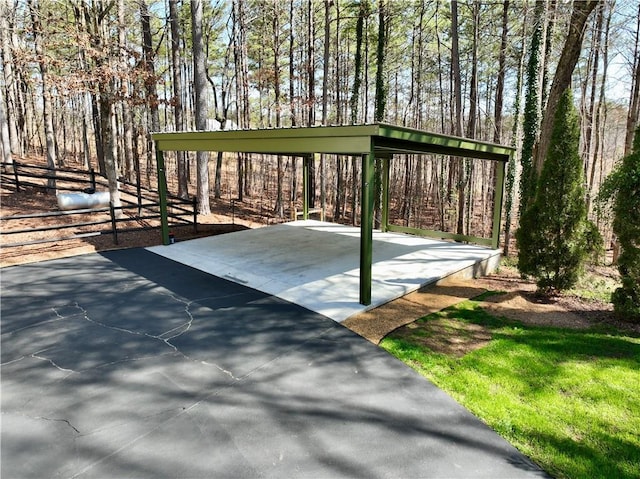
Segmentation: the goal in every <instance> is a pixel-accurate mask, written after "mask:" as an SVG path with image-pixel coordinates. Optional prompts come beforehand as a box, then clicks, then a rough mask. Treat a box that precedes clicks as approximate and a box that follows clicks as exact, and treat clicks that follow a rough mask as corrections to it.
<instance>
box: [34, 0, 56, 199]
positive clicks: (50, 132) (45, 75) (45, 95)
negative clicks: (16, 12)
mask: <svg viewBox="0 0 640 479" xmlns="http://www.w3.org/2000/svg"><path fill="white" fill-rule="evenodd" d="M27 4H28V5H29V13H30V15H31V23H32V25H33V42H34V47H35V52H36V57H37V58H38V64H39V66H40V77H41V80H42V116H43V119H44V136H45V141H46V145H47V152H46V153H47V166H48V167H49V169H50V171H49V174H50V175H51V177H50V178H49V179H48V180H47V188H48V189H47V192H50V191H55V188H56V180H55V176H56V171H55V170H56V168H57V166H58V162H57V157H56V147H55V132H54V129H53V116H52V114H53V110H52V109H53V103H52V101H51V89H50V85H49V71H48V65H47V60H46V59H45V56H44V49H43V47H42V37H43V32H42V23H41V21H40V6H39V5H38V2H37V0H27Z"/></svg>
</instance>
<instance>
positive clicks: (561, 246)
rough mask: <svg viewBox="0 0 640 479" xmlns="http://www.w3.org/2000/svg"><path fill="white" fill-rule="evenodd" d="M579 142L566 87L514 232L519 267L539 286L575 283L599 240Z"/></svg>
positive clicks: (566, 286)
mask: <svg viewBox="0 0 640 479" xmlns="http://www.w3.org/2000/svg"><path fill="white" fill-rule="evenodd" d="M579 142H580V124H579V120H578V115H577V112H576V109H575V107H574V105H573V95H572V93H571V90H569V89H567V90H566V91H565V92H564V94H563V95H562V98H561V99H560V102H559V104H558V108H557V110H556V113H555V119H554V126H553V132H552V135H551V143H550V147H549V151H548V153H547V156H546V159H545V162H544V166H543V168H542V172H541V173H540V177H539V179H538V185H537V188H536V194H535V197H534V200H533V202H532V203H531V204H530V206H529V207H528V208H527V209H526V210H525V211H524V212H523V213H522V216H521V218H520V228H519V229H518V231H517V232H516V240H517V242H518V250H519V253H518V268H519V269H520V272H521V273H523V274H525V275H529V276H533V277H535V278H536V281H537V284H538V287H539V288H540V289H541V290H544V291H549V290H565V289H569V288H571V287H572V286H573V285H575V283H576V282H577V281H578V279H579V277H580V274H581V272H582V270H583V265H584V262H585V260H586V258H587V257H588V255H589V254H590V252H592V251H593V250H594V249H595V248H596V247H597V245H598V242H600V241H601V237H600V235H599V234H598V233H597V230H596V228H595V226H594V225H593V224H592V223H591V222H590V221H588V220H587V208H586V203H585V191H584V186H583V173H582V159H581V158H580V153H579Z"/></svg>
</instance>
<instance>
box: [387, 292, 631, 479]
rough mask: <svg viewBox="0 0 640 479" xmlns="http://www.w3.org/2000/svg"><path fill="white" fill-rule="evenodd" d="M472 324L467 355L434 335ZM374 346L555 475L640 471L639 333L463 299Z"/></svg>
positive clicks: (465, 334)
mask: <svg viewBox="0 0 640 479" xmlns="http://www.w3.org/2000/svg"><path fill="white" fill-rule="evenodd" d="M478 331H482V341H483V344H482V347H480V348H470V349H469V351H468V352H466V354H464V355H459V354H455V352H451V351H447V349H446V348H444V347H441V346H440V343H443V344H446V343H447V341H452V340H454V339H453V338H452V337H449V338H448V339H447V338H445V339H442V338H441V339H439V340H438V339H436V338H435V336H437V335H444V336H447V335H449V336H459V337H460V341H468V340H469V338H470V337H471V338H473V337H474V335H476V336H477V334H479V333H478ZM454 341H455V340H454ZM472 341H473V339H472ZM381 346H382V347H383V348H385V349H386V350H387V351H389V352H390V353H392V354H393V355H395V356H396V357H398V358H399V359H401V360H402V361H404V362H405V363H407V364H409V365H411V366H412V367H413V368H414V369H416V370H417V371H419V372H420V373H421V374H423V375H424V376H426V377H427V378H429V379H430V380H431V381H433V382H434V383H435V384H437V385H438V386H439V387H441V388H442V389H444V390H445V391H447V392H448V393H449V394H451V395H452V396H453V397H454V398H455V399H456V400H457V401H459V402H460V403H461V404H463V405H464V406H465V407H467V408H468V409H469V410H470V411H472V412H473V413H474V414H475V415H477V416H478V417H480V418H481V419H482V420H483V421H485V422H486V423H487V424H489V426H491V427H492V428H493V429H494V430H496V431H497V432H498V433H499V434H500V435H501V436H502V437H504V438H505V439H507V440H508V441H509V442H510V443H511V444H513V445H514V446H516V447H517V448H518V449H519V450H520V451H522V452H523V453H524V454H526V455H527V456H529V457H530V458H531V459H533V460H534V461H535V462H537V463H538V464H540V466H541V467H543V468H544V469H545V470H546V471H547V472H549V473H550V474H552V475H553V476H556V477H561V478H564V477H566V478H589V479H592V478H597V477H602V478H611V477H616V478H632V477H633V478H638V477H639V474H640V472H639V471H640V433H639V431H640V339H638V338H633V337H629V336H625V335H624V334H607V333H603V332H598V331H593V330H587V331H585V330H572V329H561V328H550V327H534V326H525V325H523V324H520V323H517V322H513V321H509V320H506V319H502V318H496V317H493V316H491V315H489V314H488V313H486V312H485V311H483V310H482V309H481V308H480V307H479V306H478V304H477V303H475V302H473V301H465V302H464V303H461V304H459V305H457V306H455V307H454V308H449V309H447V310H444V311H442V312H440V313H436V314H433V315H429V316H427V317H425V318H422V319H420V320H418V321H417V322H415V323H413V325H412V326H411V327H408V326H406V327H404V328H401V329H399V330H398V331H395V332H394V333H392V334H391V335H390V336H388V337H387V338H385V339H384V340H383V341H382V342H381Z"/></svg>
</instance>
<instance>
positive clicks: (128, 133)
mask: <svg viewBox="0 0 640 479" xmlns="http://www.w3.org/2000/svg"><path fill="white" fill-rule="evenodd" d="M124 7H125V2H124V0H118V43H119V47H120V68H121V69H122V71H123V72H125V71H126V70H127V69H128V62H127V36H126V31H127V27H126V23H125V11H124ZM120 81H121V83H122V85H121V91H122V93H123V96H124V98H122V102H121V108H122V128H123V132H124V135H123V136H124V148H123V150H124V163H125V173H126V176H127V178H128V179H129V180H131V173H132V172H133V169H134V166H133V131H132V129H133V119H132V116H131V106H130V104H129V101H130V98H129V97H130V88H131V87H130V84H129V78H128V75H123V76H122V78H121V79H120Z"/></svg>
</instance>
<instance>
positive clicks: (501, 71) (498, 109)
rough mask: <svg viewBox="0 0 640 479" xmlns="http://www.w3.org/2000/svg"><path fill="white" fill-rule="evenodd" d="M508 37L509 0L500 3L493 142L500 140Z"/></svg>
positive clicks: (499, 141)
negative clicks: (500, 16) (499, 36)
mask: <svg viewBox="0 0 640 479" xmlns="http://www.w3.org/2000/svg"><path fill="white" fill-rule="evenodd" d="M508 37H509V0H504V3H503V4H502V37H501V38H500V53H499V55H498V81H497V85H496V101H495V110H494V115H493V117H494V119H495V130H494V132H493V142H494V143H501V142H502V103H503V100H504V78H505V75H506V68H505V63H506V57H507V40H508Z"/></svg>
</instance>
